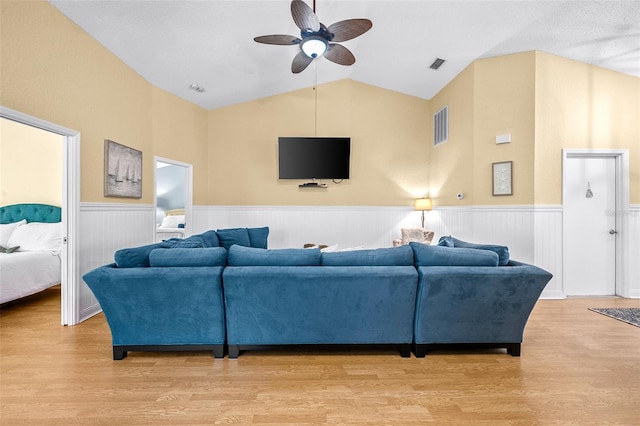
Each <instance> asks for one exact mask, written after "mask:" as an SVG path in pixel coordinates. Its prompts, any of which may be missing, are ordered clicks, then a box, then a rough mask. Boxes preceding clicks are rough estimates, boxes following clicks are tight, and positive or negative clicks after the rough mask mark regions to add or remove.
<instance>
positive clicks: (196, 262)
mask: <svg viewBox="0 0 640 426" xmlns="http://www.w3.org/2000/svg"><path fill="white" fill-rule="evenodd" d="M149 264H150V265H151V266H152V267H169V266H226V265H227V250H225V249H224V248H223V247H204V248H172V249H164V248H159V249H154V250H151V253H149Z"/></svg>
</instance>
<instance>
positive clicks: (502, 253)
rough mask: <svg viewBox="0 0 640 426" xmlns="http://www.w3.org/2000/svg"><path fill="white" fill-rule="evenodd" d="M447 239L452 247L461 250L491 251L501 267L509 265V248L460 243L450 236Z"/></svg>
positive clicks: (460, 241)
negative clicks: (460, 248)
mask: <svg viewBox="0 0 640 426" xmlns="http://www.w3.org/2000/svg"><path fill="white" fill-rule="evenodd" d="M447 238H448V239H450V240H451V242H453V246H454V247H456V248H458V247H462V248H474V249H478V250H491V251H493V252H495V253H496V254H497V255H498V257H499V259H500V265H501V266H505V265H507V264H508V263H509V247H507V246H499V245H495V244H475V243H468V242H466V241H462V240H459V239H457V238H454V237H451V236H449V237H447Z"/></svg>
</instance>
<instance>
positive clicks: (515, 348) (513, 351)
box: [507, 343, 522, 356]
mask: <svg viewBox="0 0 640 426" xmlns="http://www.w3.org/2000/svg"><path fill="white" fill-rule="evenodd" d="M521 348H522V344H520V343H510V344H508V345H507V353H508V354H509V355H511V356H520V350H521Z"/></svg>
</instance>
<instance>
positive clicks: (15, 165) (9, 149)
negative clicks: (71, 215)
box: [0, 118, 62, 206]
mask: <svg viewBox="0 0 640 426" xmlns="http://www.w3.org/2000/svg"><path fill="white" fill-rule="evenodd" d="M34 153H37V155H34ZM18 203H43V204H51V205H54V206H61V205H62V136H60V135H56V134H55V133H50V132H46V131H44V130H40V129H37V128H35V127H31V126H25V125H24V124H20V123H16V122H15V121H11V120H7V119H4V118H0V206H6V205H9V204H18Z"/></svg>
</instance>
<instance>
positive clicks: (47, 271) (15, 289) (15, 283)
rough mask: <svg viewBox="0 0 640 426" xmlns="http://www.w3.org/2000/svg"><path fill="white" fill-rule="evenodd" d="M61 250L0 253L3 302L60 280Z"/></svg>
mask: <svg viewBox="0 0 640 426" xmlns="http://www.w3.org/2000/svg"><path fill="white" fill-rule="evenodd" d="M61 275H62V272H61V261H60V254H57V253H55V252H54V251H16V252H13V253H10V254H6V253H0V303H5V302H9V301H11V300H15V299H19V298H21V297H25V296H29V295H31V294H34V293H37V292H39V291H42V290H44V289H46V288H49V287H52V286H54V285H57V284H60V277H61Z"/></svg>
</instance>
